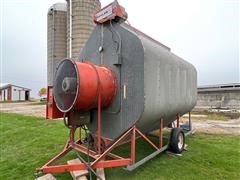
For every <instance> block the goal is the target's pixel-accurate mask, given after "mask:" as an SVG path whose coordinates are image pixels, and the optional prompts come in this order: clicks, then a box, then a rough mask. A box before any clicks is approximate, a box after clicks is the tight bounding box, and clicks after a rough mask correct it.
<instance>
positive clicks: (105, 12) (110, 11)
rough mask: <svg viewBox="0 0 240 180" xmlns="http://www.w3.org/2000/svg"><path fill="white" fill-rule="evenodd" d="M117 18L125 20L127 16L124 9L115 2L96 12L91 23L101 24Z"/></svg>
mask: <svg viewBox="0 0 240 180" xmlns="http://www.w3.org/2000/svg"><path fill="white" fill-rule="evenodd" d="M117 17H118V18H121V19H123V20H126V19H127V17H128V15H127V13H126V11H125V9H124V7H122V6H120V5H119V4H118V2H117V1H114V2H112V3H110V4H108V5H107V6H105V7H103V8H102V9H100V10H98V11H96V12H95V13H94V15H93V21H94V22H95V23H99V24H102V23H104V22H106V21H109V20H113V19H116V18H117Z"/></svg>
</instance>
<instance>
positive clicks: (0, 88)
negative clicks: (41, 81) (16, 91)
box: [0, 83, 31, 91]
mask: <svg viewBox="0 0 240 180" xmlns="http://www.w3.org/2000/svg"><path fill="white" fill-rule="evenodd" d="M11 86H14V87H18V88H23V89H24V90H28V91H31V89H29V88H26V87H23V86H17V85H14V84H10V83H1V84H0V90H2V89H6V88H9V87H11Z"/></svg>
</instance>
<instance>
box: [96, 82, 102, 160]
mask: <svg viewBox="0 0 240 180" xmlns="http://www.w3.org/2000/svg"><path fill="white" fill-rule="evenodd" d="M101 92H102V91H101V84H100V85H99V94H98V119H97V135H98V136H97V145H98V154H99V155H100V154H101Z"/></svg>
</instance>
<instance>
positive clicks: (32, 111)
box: [0, 102, 46, 117]
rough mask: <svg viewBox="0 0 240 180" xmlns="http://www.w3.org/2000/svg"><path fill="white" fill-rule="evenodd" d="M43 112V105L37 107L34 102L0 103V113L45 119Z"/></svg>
mask: <svg viewBox="0 0 240 180" xmlns="http://www.w3.org/2000/svg"><path fill="white" fill-rule="evenodd" d="M45 110H46V105H45V104H40V105H39V104H36V102H16V103H0V111H1V112H10V113H18V114H23V115H31V116H41V117H46V115H45Z"/></svg>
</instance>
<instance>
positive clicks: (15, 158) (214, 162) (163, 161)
mask: <svg viewBox="0 0 240 180" xmlns="http://www.w3.org/2000/svg"><path fill="white" fill-rule="evenodd" d="M67 136H68V129H67V128H65V127H64V125H63V123H62V121H52V120H45V119H43V118H38V117H30V116H23V115H18V114H7V113H0V144H1V151H0V156H1V158H0V179H1V180H2V179H3V180H5V179H9V180H11V179H24V180H25V179H26V180H27V179H34V177H35V176H34V172H35V168H37V167H40V166H41V165H43V164H44V163H45V162H47V160H49V159H50V158H51V157H53V156H54V155H55V154H56V153H57V152H59V151H61V150H62V148H63V145H64V144H65V141H66V139H67ZM186 140H187V144H188V151H185V152H184V153H183V156H182V157H177V156H176V157H175V156H174V157H172V156H169V155H167V154H165V153H164V154H161V155H159V156H157V157H155V158H154V159H152V160H151V161H149V162H147V163H146V164H144V165H143V166H142V167H139V168H138V169H136V170H135V171H133V172H128V171H125V170H123V169H122V168H109V169H107V170H106V171H105V174H106V177H107V179H108V180H109V179H110V180H111V179H114V180H115V179H119V180H120V179H137V180H141V179H144V180H145V179H151V180H155V179H231V180H232V179H240V171H239V168H240V138H239V137H238V136H230V135H206V134H196V135H193V136H190V137H187V139H186ZM137 145H138V146H137V150H138V154H137V155H138V157H139V156H144V155H146V154H147V153H148V152H149V151H151V148H150V147H149V146H148V145H147V144H146V143H145V142H144V141H142V140H139V141H138V143H137ZM116 151H117V152H121V154H123V155H127V153H128V152H129V150H128V145H124V146H122V147H119V148H118V149H117V150H115V152H116ZM75 157H76V155H75V154H74V153H71V154H70V155H69V156H68V158H75ZM65 159H66V158H65ZM56 177H57V178H58V179H60V180H61V179H63V180H64V179H70V175H69V174H68V173H63V174H58V175H57V176H56Z"/></svg>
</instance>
